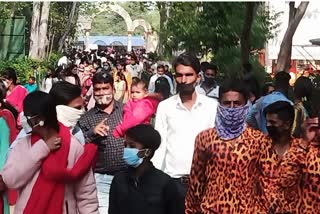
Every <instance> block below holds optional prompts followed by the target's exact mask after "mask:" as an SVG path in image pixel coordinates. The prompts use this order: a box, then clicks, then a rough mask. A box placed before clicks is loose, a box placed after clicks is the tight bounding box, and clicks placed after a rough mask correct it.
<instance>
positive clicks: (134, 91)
mask: <svg viewBox="0 0 320 214" xmlns="http://www.w3.org/2000/svg"><path fill="white" fill-rule="evenodd" d="M158 104H159V100H157V99H155V98H152V97H149V96H148V88H147V85H146V84H145V83H144V82H143V81H142V80H140V79H138V80H135V81H132V85H131V100H130V101H128V102H127V103H126V105H125V106H124V108H123V119H122V122H121V123H120V124H119V125H118V126H117V127H116V128H115V129H114V131H113V136H114V137H116V138H118V137H123V136H124V133H125V132H126V131H127V129H129V128H131V127H133V126H136V125H138V124H150V120H151V118H152V116H153V114H154V113H155V112H156V110H157V107H158Z"/></svg>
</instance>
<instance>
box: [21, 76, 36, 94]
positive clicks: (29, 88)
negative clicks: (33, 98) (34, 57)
mask: <svg viewBox="0 0 320 214" xmlns="http://www.w3.org/2000/svg"><path fill="white" fill-rule="evenodd" d="M24 87H25V88H26V89H27V91H28V93H31V92H34V91H36V90H37V89H38V86H37V84H36V78H35V77H33V76H31V77H30V78H29V81H28V83H27V84H25V85H24Z"/></svg>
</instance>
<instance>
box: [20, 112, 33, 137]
mask: <svg viewBox="0 0 320 214" xmlns="http://www.w3.org/2000/svg"><path fill="white" fill-rule="evenodd" d="M20 121H21V126H22V128H23V130H24V132H25V133H26V134H30V133H31V132H32V127H31V126H30V125H29V123H28V120H27V118H26V116H24V115H22V116H21V118H20Z"/></svg>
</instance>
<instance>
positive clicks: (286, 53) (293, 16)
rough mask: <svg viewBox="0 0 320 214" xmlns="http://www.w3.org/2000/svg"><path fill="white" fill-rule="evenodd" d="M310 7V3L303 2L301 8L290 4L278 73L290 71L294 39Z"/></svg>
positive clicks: (279, 57)
mask: <svg viewBox="0 0 320 214" xmlns="http://www.w3.org/2000/svg"><path fill="white" fill-rule="evenodd" d="M308 5H309V2H301V3H300V5H299V7H298V8H295V7H294V2H290V3H289V7H290V9H289V24H288V28H287V30H286V33H285V34H284V37H283V39H282V42H281V46H280V51H279V54H278V60H277V66H276V72H279V71H286V72H288V71H289V68H290V62H291V50H292V38H293V36H294V33H295V32H296V30H297V27H298V25H299V23H300V21H301V19H302V18H303V16H304V14H305V12H306V10H307V8H308Z"/></svg>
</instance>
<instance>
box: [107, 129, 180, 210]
mask: <svg viewBox="0 0 320 214" xmlns="http://www.w3.org/2000/svg"><path fill="white" fill-rule="evenodd" d="M160 143H161V137H160V134H159V132H158V131H156V130H155V129H154V128H153V127H152V126H151V125H146V124H140V125H137V126H135V127H133V128H130V129H128V130H127V132H126V136H125V148H124V155H123V159H124V160H125V161H126V163H127V164H128V165H129V169H128V170H126V171H123V172H120V173H118V174H116V175H115V177H114V178H113V180H112V183H111V188H110V196H109V197H110V198H109V214H129V213H130V214H138V213H139V214H140V213H152V214H180V213H181V214H182V213H184V208H183V206H181V205H180V204H179V203H177V199H178V198H179V194H178V189H177V186H176V184H175V181H174V180H173V179H172V178H171V177H170V176H168V175H167V174H165V173H164V172H162V171H161V170H158V169H156V168H155V167H154V166H153V164H152V162H151V161H150V160H151V158H152V157H153V155H154V152H155V151H156V150H157V149H158V148H159V146H160Z"/></svg>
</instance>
